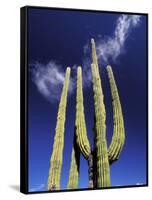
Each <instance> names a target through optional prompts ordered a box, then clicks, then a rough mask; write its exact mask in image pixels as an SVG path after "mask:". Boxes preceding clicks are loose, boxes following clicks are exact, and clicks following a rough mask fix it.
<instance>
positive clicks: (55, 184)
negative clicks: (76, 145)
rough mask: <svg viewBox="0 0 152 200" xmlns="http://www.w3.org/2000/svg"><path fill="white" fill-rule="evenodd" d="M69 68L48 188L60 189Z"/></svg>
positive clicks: (60, 106) (62, 95) (57, 125)
mask: <svg viewBox="0 0 152 200" xmlns="http://www.w3.org/2000/svg"><path fill="white" fill-rule="evenodd" d="M70 71H71V70H70V68H69V67H67V69H66V74H65V80H64V85H63V89H62V94H61V99H60V104H59V109H58V116H57V124H56V129H55V136H54V144H53V151H52V156H51V159H50V169H49V175H48V185H47V189H48V190H59V189H60V175H61V168H62V154H63V147H64V124H65V114H66V104H67V93H68V87H69V78H70Z"/></svg>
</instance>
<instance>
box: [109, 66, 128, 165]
mask: <svg viewBox="0 0 152 200" xmlns="http://www.w3.org/2000/svg"><path fill="white" fill-rule="evenodd" d="M107 72H108V77H109V83H110V89H111V96H112V104H113V120H114V128H113V129H114V130H113V137H112V141H111V144H110V146H109V151H108V154H109V160H110V162H111V163H112V162H113V161H115V160H117V159H118V157H119V155H120V153H121V150H122V148H123V145H124V141H125V130H124V121H123V114H122V109H121V104H120V100H119V94H118V90H117V86H116V83H115V79H114V75H113V72H112V68H111V66H110V65H108V66H107Z"/></svg>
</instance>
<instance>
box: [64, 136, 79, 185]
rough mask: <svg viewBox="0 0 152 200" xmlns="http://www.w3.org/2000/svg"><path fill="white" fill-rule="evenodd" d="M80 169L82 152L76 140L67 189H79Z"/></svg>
mask: <svg viewBox="0 0 152 200" xmlns="http://www.w3.org/2000/svg"><path fill="white" fill-rule="evenodd" d="M74 134H75V133H74ZM74 138H75V136H74ZM79 167H80V151H79V149H78V146H77V143H76V140H75V139H74V142H73V148H72V156H71V166H70V172H69V179H68V185H67V189H76V188H77V187H78V180H79Z"/></svg>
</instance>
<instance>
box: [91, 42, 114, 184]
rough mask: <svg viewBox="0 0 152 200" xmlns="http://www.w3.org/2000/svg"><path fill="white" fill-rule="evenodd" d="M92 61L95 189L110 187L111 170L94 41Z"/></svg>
mask: <svg viewBox="0 0 152 200" xmlns="http://www.w3.org/2000/svg"><path fill="white" fill-rule="evenodd" d="M91 43H92V60H93V63H92V64H91V72H92V82H93V93H94V107H95V149H94V151H95V154H96V165H95V166H96V169H95V170H94V171H96V177H95V178H94V180H96V183H94V184H95V187H97V188H100V187H109V186H110V169H109V159H108V150H107V142H106V125H105V121H106V113H105V106H104V97H103V92H102V85H101V79H100V75H99V69H98V61H97V56H96V49H95V42H94V40H93V39H92V40H91Z"/></svg>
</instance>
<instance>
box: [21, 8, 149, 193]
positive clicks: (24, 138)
mask: <svg viewBox="0 0 152 200" xmlns="http://www.w3.org/2000/svg"><path fill="white" fill-rule="evenodd" d="M31 8H32V9H44V10H45V9H47V10H50V11H51V10H61V11H62V10H66V11H78V12H79V11H84V12H96V13H98V12H99V13H100V12H102V13H117V14H136V15H144V16H146V28H147V30H146V35H147V36H146V37H147V40H146V61H147V63H146V66H147V68H146V80H147V82H146V85H147V88H146V95H147V96H146V102H147V105H146V111H147V116H146V121H147V127H146V147H147V149H146V151H147V160H146V184H143V185H129V186H127V185H126V186H115V187H110V189H116V188H131V187H133V188H134V187H145V186H148V13H133V12H124V11H122V12H120V11H118V12H116V11H101V10H87V9H86V10H85V9H74V8H55V7H39V6H25V7H22V8H21V9H20V103H21V104H20V192H22V193H24V194H35V193H51V192H68V191H84V190H85V191H89V190H95V189H89V188H84V189H74V190H67V189H66V190H59V191H34V192H29V191H28V10H29V9H31ZM102 189H104V188H102Z"/></svg>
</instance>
